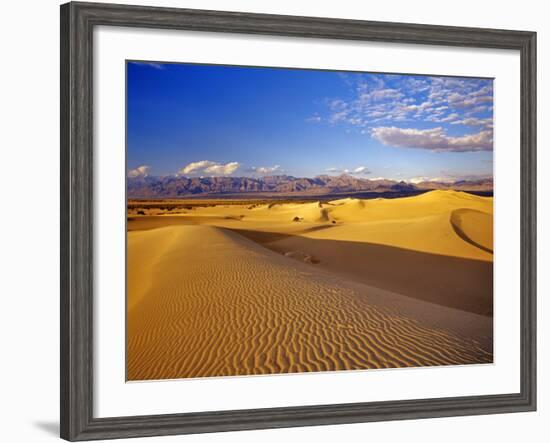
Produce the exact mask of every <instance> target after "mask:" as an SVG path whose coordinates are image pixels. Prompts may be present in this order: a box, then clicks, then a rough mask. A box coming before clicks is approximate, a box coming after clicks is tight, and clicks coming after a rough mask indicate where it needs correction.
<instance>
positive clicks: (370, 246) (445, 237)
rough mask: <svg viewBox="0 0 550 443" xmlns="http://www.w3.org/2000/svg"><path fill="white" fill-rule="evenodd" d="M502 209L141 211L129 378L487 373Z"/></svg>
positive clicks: (358, 204)
mask: <svg viewBox="0 0 550 443" xmlns="http://www.w3.org/2000/svg"><path fill="white" fill-rule="evenodd" d="M492 206H493V201H492V198H485V197H477V196H473V195H470V194H465V193H461V192H454V191H433V192H429V193H426V194H423V195H420V196H417V197H409V198H401V199H394V200H384V199H377V200H358V199H343V200H336V201H332V202H328V203H318V202H313V203H282V204H277V203H276V202H272V203H269V204H261V205H251V204H248V203H246V202H243V203H242V204H223V202H218V203H217V204H216V205H213V206H210V207H192V208H185V209H181V210H176V211H174V210H167V209H147V208H145V207H144V208H141V209H140V211H141V212H143V213H144V214H145V215H135V214H137V211H138V210H137V209H132V210H131V211H129V221H128V230H129V232H128V343H127V346H128V379H129V380H149V379H166V378H185V377H205V376H229V375H250V374H273V373H290V372H309V371H324V370H340V369H369V368H387V367H408V366H431V365H449V364H471V363H488V362H491V361H492V358H493V356H492V260H493V255H492V248H493V246H492V218H493V216H492V213H493V209H492Z"/></svg>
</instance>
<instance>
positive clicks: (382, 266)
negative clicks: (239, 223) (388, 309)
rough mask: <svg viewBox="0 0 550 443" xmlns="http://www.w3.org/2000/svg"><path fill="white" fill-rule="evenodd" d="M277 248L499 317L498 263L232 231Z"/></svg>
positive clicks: (358, 277) (353, 276) (352, 275)
mask: <svg viewBox="0 0 550 443" xmlns="http://www.w3.org/2000/svg"><path fill="white" fill-rule="evenodd" d="M231 231H233V232H236V233H238V234H240V235H242V236H243V237H246V238H248V239H250V240H252V241H254V242H256V243H258V244H260V245H262V246H264V247H266V248H268V249H270V250H272V251H275V252H278V253H282V254H285V253H288V252H290V251H299V252H301V253H305V254H308V255H310V256H312V257H315V259H316V260H318V261H319V262H318V263H317V264H315V266H316V267H321V268H323V269H325V270H327V271H329V272H332V273H336V274H338V275H340V276H344V277H346V278H349V279H350V280H353V281H358V282H361V283H365V284H367V285H370V286H374V287H377V288H380V289H385V290H388V291H392V292H396V293H399V294H402V295H406V296H409V297H413V298H416V299H420V300H424V301H427V302H431V303H436V304H439V305H443V306H448V307H451V308H456V309H461V310H464V311H468V312H473V313H476V314H481V315H485V316H492V315H493V263H492V262H487V261H481V260H470V259H465V258H457V257H450V256H446V255H437V254H430V253H425V252H418V251H412V250H408V249H402V248H397V247H392V246H384V245H377V244H373V243H362V242H349V241H339V240H319V239H311V238H305V237H301V236H296V235H288V234H281V233H269V232H259V231H252V230H244V229H231Z"/></svg>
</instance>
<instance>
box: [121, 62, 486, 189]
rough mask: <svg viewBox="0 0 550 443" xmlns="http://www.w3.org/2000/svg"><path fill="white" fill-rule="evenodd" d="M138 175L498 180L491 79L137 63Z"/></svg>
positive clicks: (131, 106)
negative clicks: (327, 175)
mask: <svg viewBox="0 0 550 443" xmlns="http://www.w3.org/2000/svg"><path fill="white" fill-rule="evenodd" d="M127 91H128V92H127V93H128V97H127V116H128V120H127V125H128V126H127V128H128V129H127V149H128V168H129V170H128V175H129V176H134V177H135V176H144V175H152V176H161V175H172V174H180V175H184V176H188V177H192V176H224V175H232V176H252V177H261V176H264V175H275V174H288V175H293V176H297V177H314V176H317V175H321V174H330V175H339V174H342V173H347V174H351V175H354V176H356V177H362V178H370V179H375V178H380V177H383V178H389V179H395V180H405V181H412V182H415V181H420V180H448V181H452V180H458V179H468V178H481V177H491V176H492V168H493V164H492V158H493V155H492V154H493V82H492V80H488V79H472V78H458V77H433V76H431V77H428V76H418V75H414V76H413V75H395V74H393V75H390V74H371V73H349V72H346V73H345V72H334V71H317V70H297V69H280V68H252V67H233V66H213V65H192V64H168V63H145V62H128V63H127Z"/></svg>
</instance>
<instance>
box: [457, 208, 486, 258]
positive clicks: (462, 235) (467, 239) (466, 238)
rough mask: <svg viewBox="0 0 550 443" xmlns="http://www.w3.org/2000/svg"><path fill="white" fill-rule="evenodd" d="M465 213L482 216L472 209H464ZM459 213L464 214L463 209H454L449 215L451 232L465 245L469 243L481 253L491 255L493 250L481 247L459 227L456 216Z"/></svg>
mask: <svg viewBox="0 0 550 443" xmlns="http://www.w3.org/2000/svg"><path fill="white" fill-rule="evenodd" d="M466 211H470V212H477V213H480V214H483V213H482V212H481V211H474V210H473V209H466ZM461 212H464V209H456V210H454V211H453V212H452V214H451V220H450V222H451V226H452V228H453V231H455V233H456V235H458V236H459V237H460V238H461V239H462V240H464V241H465V242H466V243H470V244H471V245H472V246H475V247H476V248H479V249H481V250H482V251H485V252H488V253H489V254H492V253H493V250H492V249H491V248H488V247H486V246H483V245H482V244H480V243H478V242H476V241H475V240H474V239H472V238H471V237H469V236H468V234H466V232H464V231H463V229H462V228H461V227H460V223H459V222H458V221H457V215H458V214H460V213H461Z"/></svg>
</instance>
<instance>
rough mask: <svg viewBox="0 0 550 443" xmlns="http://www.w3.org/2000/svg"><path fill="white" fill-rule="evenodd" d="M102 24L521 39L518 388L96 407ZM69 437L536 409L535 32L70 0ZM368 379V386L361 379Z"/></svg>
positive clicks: (65, 211) (457, 41)
mask: <svg viewBox="0 0 550 443" xmlns="http://www.w3.org/2000/svg"><path fill="white" fill-rule="evenodd" d="M98 25H107V26H129V27H145V28H164V29H179V30H195V31H215V32H237V33H247V34H266V35H282V36H294V37H306V38H329V39H345V40H365V41H380V42H393V43H409V44H433V45H447V46H460V47H480V48H499V49H513V50H517V51H519V52H520V55H521V294H520V297H521V362H520V363H521V392H520V393H518V394H502V395H487V396H475V397H472V396H470V397H456V398H440V399H422V400H405V401H388V402H370V403H354V404H339V405H319V406H304V407H289V408H273V409H255V410H246V411H218V412H200V413H189V414H169V415H154V416H134V417H111V418H94V417H93V401H94V400H93V371H92V368H93V352H92V351H93V341H92V340H93V334H92V332H93V331H92V325H93V323H92V313H93V195H92V190H93V171H92V164H93V162H92V160H93V149H92V146H93V145H92V128H93V125H92V117H93V107H92V40H93V39H92V36H93V28H94V26H98ZM60 99H61V115H60V118H61V126H60V131H61V196H60V197H61V245H60V246H61V257H60V259H61V276H60V278H61V303H60V309H61V342H60V345H61V437H62V438H64V439H66V440H70V441H79V440H93V439H105V438H123V437H144V436H153V435H173V434H189V433H201V432H220V431H234V430H244V429H262V428H280V427H292V426H313V425H326V424H338V423H357V422H370V421H380V420H403V419H419V418H429V417H446V416H459V415H475V414H490V413H507V412H518V411H532V410H535V408H536V247H535V245H536V172H535V171H536V34H535V33H533V32H523V31H507V30H495V29H476V28H459V27H446V26H428V25H418V24H402V23H381V22H369V21H357V20H340V19H330V18H313V17H293V16H278V15H265V14H248V13H235V12H219V11H200V10H188V9H172V8H151V7H142V6H121V5H108V4H99V3H93V4H90V3H68V4H65V5H62V6H61V97H60ZM358 388H359V387H358Z"/></svg>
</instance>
